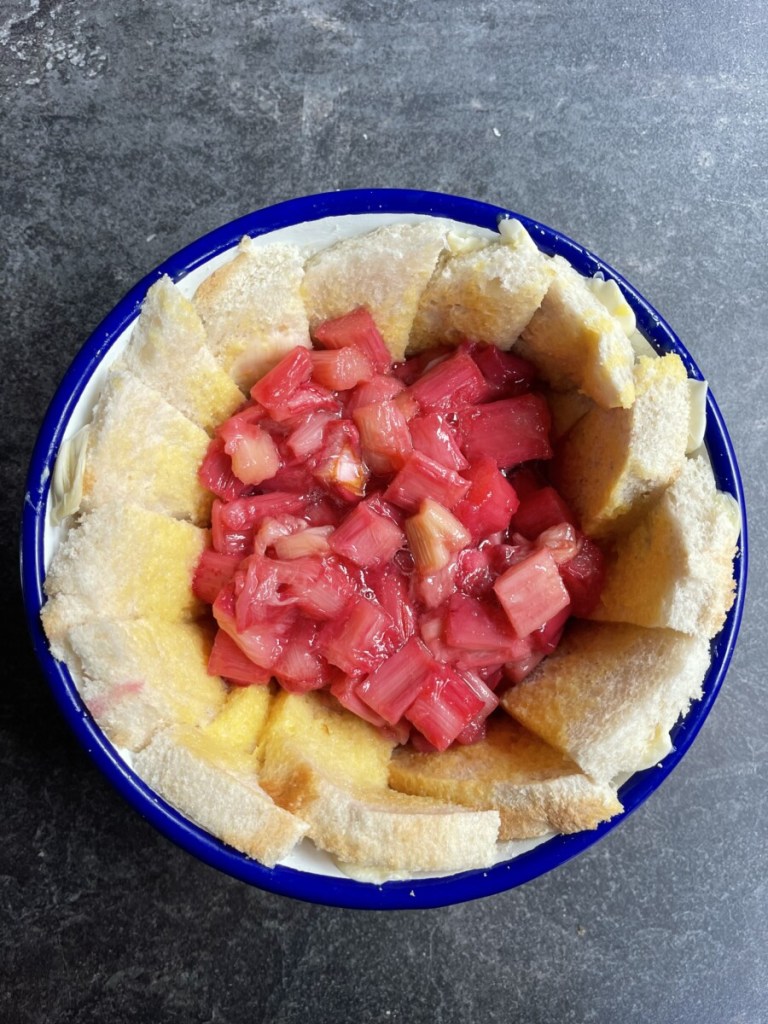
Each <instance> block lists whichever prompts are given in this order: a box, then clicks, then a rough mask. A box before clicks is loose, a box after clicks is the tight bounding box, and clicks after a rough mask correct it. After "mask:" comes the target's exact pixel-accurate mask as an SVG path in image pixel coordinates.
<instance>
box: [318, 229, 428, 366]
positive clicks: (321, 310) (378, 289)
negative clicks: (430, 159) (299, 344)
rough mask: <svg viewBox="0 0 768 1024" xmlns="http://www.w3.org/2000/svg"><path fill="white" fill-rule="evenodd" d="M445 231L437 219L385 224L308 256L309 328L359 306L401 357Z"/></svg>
mask: <svg viewBox="0 0 768 1024" xmlns="http://www.w3.org/2000/svg"><path fill="white" fill-rule="evenodd" d="M447 231H448V224H447V222H446V221H442V220H439V219H437V218H434V219H431V220H428V221H424V222H422V223H419V224H388V225H385V226H384V227H381V228H376V230H375V231H370V232H368V233H367V234H365V235H359V236H357V237H354V238H345V239H343V240H342V241H340V242H337V243H336V244H335V245H332V246H330V248H328V249H323V250H322V251H321V252H319V253H317V254H316V255H315V256H312V257H311V258H310V259H309V260H308V261H307V266H306V275H305V278H304V284H303V294H304V301H305V303H306V307H307V313H308V315H309V322H310V327H311V328H312V329H314V328H315V327H317V326H318V324H321V323H322V322H323V321H324V320H330V319H333V318H335V317H339V316H343V315H344V314H346V313H349V312H350V310H352V309H355V308H357V307H359V306H365V307H366V308H367V309H368V311H369V313H370V314H371V316H372V317H373V319H374V321H375V322H376V326H377V327H378V329H379V331H380V332H381V336H382V337H383V339H384V342H385V344H386V346H387V348H388V349H389V351H390V352H391V353H392V356H393V358H394V359H395V360H400V359H403V358H404V357H405V350H406V347H407V345H408V339H409V336H410V334H411V326H412V324H413V320H414V317H415V315H416V309H417V306H418V304H419V299H420V298H421V294H422V292H423V291H424V289H425V288H426V286H427V283H428V281H429V279H430V277H431V276H432V274H433V272H434V270H435V267H436V266H437V261H438V258H439V257H440V254H441V253H442V252H443V250H444V249H445V246H446V235H447Z"/></svg>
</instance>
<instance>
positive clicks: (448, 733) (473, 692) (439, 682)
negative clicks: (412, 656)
mask: <svg viewBox="0 0 768 1024" xmlns="http://www.w3.org/2000/svg"><path fill="white" fill-rule="evenodd" d="M481 689H482V690H485V691H486V692H487V694H488V696H489V697H490V699H491V701H494V702H496V703H498V702H497V701H496V698H495V697H494V695H493V694H492V693H491V691H490V690H488V688H487V687H486V686H484V684H483V683H482V682H481V681H480V680H479V679H477V680H476V681H475V683H474V684H473V685H470V684H469V683H468V682H467V680H466V679H464V678H463V677H462V676H460V675H459V674H458V672H456V671H455V670H454V669H452V668H450V667H449V666H448V665H438V664H437V663H434V668H433V671H432V673H431V674H430V675H429V676H428V678H427V682H426V685H425V686H424V687H423V689H422V692H421V693H420V694H419V696H418V697H417V698H416V700H415V701H414V702H413V703H412V704H411V706H410V707H409V708H408V709H407V711H406V712H405V717H406V718H407V719H408V721H409V722H411V723H412V724H413V725H415V726H416V728H417V729H418V730H419V732H420V733H421V734H422V736H424V737H425V738H426V739H427V740H428V741H429V742H430V743H431V744H432V745H433V746H434V747H435V749H436V750H446V749H447V748H448V747H449V746H450V745H451V743H453V741H454V740H455V739H456V737H457V736H458V735H459V734H460V733H461V732H462V731H463V730H464V729H466V728H467V726H468V725H469V724H470V722H473V721H474V720H475V719H476V718H477V716H478V715H479V714H480V713H482V712H483V711H484V710H485V708H486V696H485V695H484V694H482V693H481V692H479V691H480V690H481Z"/></svg>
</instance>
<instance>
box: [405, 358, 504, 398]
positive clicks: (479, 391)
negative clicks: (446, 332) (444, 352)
mask: <svg viewBox="0 0 768 1024" xmlns="http://www.w3.org/2000/svg"><path fill="white" fill-rule="evenodd" d="M409 391H410V394H411V395H412V396H413V397H414V398H415V399H416V401H417V402H418V403H419V405H420V406H421V407H422V409H445V410H448V409H458V408H460V407H461V406H466V405H469V406H473V405H475V404H476V403H477V402H478V401H480V400H481V399H482V398H484V397H485V395H486V394H487V391H488V389H487V385H486V382H485V378H484V377H483V375H482V373H481V372H480V370H479V368H478V366H477V364H476V363H475V361H474V360H473V359H471V358H470V357H469V356H468V355H467V354H466V353H465V352H457V353H456V354H455V355H452V356H449V357H448V358H447V359H441V360H440V362H438V363H437V364H436V365H435V366H433V367H432V368H431V369H429V370H427V371H426V373H425V374H424V375H423V376H421V377H419V379H418V380H417V381H416V382H415V383H413V384H411V386H410V389H409Z"/></svg>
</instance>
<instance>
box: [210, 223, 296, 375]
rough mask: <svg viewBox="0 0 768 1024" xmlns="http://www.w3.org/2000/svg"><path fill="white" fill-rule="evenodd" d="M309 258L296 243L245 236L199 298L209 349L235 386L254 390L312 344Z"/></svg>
mask: <svg viewBox="0 0 768 1024" xmlns="http://www.w3.org/2000/svg"><path fill="white" fill-rule="evenodd" d="M303 277H304V259H303V256H302V255H301V252H300V250H299V249H298V248H297V247H296V246H294V245H281V244H277V243H273V244H272V245H257V244H256V243H255V242H254V241H253V239H252V238H248V237H246V238H243V240H242V241H241V242H240V245H239V246H238V248H237V252H236V254H235V257H234V259H232V260H230V261H229V263H225V264H224V265H223V266H221V267H219V268H218V270H215V271H214V272H213V273H212V274H211V276H210V277H208V278H206V279H205V281H203V282H202V283H201V284H200V285H199V286H198V289H197V291H196V292H195V294H194V297H193V300H192V301H193V302H194V305H195V308H196V309H197V312H198V313H199V314H200V318H201V320H202V321H203V325H204V327H205V331H206V335H207V343H208V347H209V348H210V349H211V351H212V352H213V354H214V356H215V357H216V359H217V360H218V362H219V363H220V364H221V366H222V367H223V368H224V369H225V370H226V372H227V373H228V374H229V375H230V377H231V378H232V379H233V380H234V381H235V383H236V384H237V385H238V386H239V387H240V388H242V389H243V391H248V389H249V388H250V387H251V386H252V385H253V384H254V382H255V381H257V380H258V379H259V378H260V377H263V376H264V374H265V373H266V372H267V371H268V370H271V369H272V367H273V366H275V365H276V364H277V363H279V362H280V360H281V359H282V357H283V356H284V355H285V353H286V352H290V350H291V349H292V348H295V347H296V346H297V345H302V346H304V347H305V348H308V347H309V345H310V340H309V330H308V326H307V314H306V312H305V310H304V303H303V301H302V298H301V282H302V278H303Z"/></svg>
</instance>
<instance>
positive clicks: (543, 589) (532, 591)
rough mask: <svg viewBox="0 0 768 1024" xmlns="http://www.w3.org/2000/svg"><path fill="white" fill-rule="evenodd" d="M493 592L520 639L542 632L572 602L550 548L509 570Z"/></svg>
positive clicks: (541, 550)
mask: <svg viewBox="0 0 768 1024" xmlns="http://www.w3.org/2000/svg"><path fill="white" fill-rule="evenodd" d="M493 589H494V591H495V593H496V596H497V597H498V599H499V602H500V603H501V606H502V608H503V609H504V611H505V613H506V615H507V618H508V619H509V621H510V622H511V623H512V627H513V629H514V630H515V632H516V633H517V635H518V636H520V637H525V636H528V634H529V633H532V632H533V631H534V630H535V629H539V628H540V627H541V626H543V625H544V624H545V623H546V622H548V621H549V620H550V619H551V618H552V617H553V616H554V615H557V613H558V612H559V611H561V610H562V609H563V608H565V607H567V606H568V604H570V600H571V599H570V596H569V594H568V591H567V590H566V589H565V586H564V585H563V581H562V580H561V579H560V573H559V572H558V568H557V563H556V562H555V560H554V558H553V557H552V555H551V554H550V552H549V551H548V550H547V549H546V548H543V549H538V550H536V551H534V552H533V554H530V555H528V557H527V558H525V559H523V561H522V562H518V563H517V565H513V566H512V568H511V569H507V571H506V572H505V573H504V575H503V576H499V578H498V579H497V580H496V582H495V583H494V585H493Z"/></svg>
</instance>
